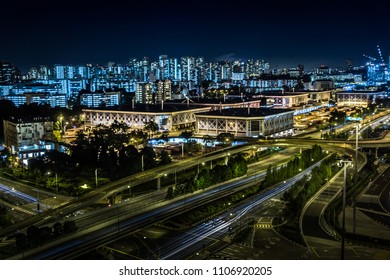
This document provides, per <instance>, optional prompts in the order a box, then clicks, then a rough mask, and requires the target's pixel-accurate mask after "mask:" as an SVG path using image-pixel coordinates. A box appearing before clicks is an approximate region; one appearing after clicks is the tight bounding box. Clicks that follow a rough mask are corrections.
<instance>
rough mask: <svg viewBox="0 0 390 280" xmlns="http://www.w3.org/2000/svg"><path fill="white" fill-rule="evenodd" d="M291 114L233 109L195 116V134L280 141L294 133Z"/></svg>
mask: <svg viewBox="0 0 390 280" xmlns="http://www.w3.org/2000/svg"><path fill="white" fill-rule="evenodd" d="M293 115H294V111H293V110H288V109H268V108H233V109H224V110H216V111H210V112H204V113H199V114H196V134H199V135H210V136H217V135H218V134H220V133H231V134H233V135H235V136H237V137H259V136H260V137H282V136H288V135H292V134H293V133H294V118H293Z"/></svg>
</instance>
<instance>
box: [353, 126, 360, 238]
mask: <svg viewBox="0 0 390 280" xmlns="http://www.w3.org/2000/svg"><path fill="white" fill-rule="evenodd" d="M355 127H356V148H355V174H354V175H355V184H356V180H357V176H358V147H359V128H360V124H357V125H356V126H355ZM352 203H353V233H354V234H355V233H356V186H354V192H353V202H352Z"/></svg>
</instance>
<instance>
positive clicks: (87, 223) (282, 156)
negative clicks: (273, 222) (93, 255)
mask: <svg viewBox="0 0 390 280" xmlns="http://www.w3.org/2000/svg"><path fill="white" fill-rule="evenodd" d="M297 150H299V149H297V148H288V149H286V150H283V151H281V152H279V153H277V154H276V155H269V158H271V157H272V159H273V162H272V163H273V164H276V163H277V162H285V161H287V160H289V159H290V158H291V156H292V155H293V154H295V153H296V151H297ZM269 164H270V163H269V162H268V161H267V160H264V161H263V162H262V164H259V163H256V164H253V166H254V167H253V168H256V170H263V171H259V172H257V173H255V174H254V175H252V176H248V177H244V178H241V179H239V180H233V182H231V183H229V184H227V185H220V186H217V187H215V188H213V189H210V190H206V191H204V192H201V193H195V194H193V195H190V194H189V195H187V196H185V197H184V198H182V197H180V198H178V199H177V200H172V201H165V200H164V198H165V194H166V191H162V190H161V191H157V192H155V193H153V194H151V195H148V196H147V197H138V198H132V199H131V200H130V201H128V202H127V203H123V205H121V204H118V205H114V206H112V207H106V208H105V209H102V210H98V212H96V213H95V212H93V213H90V214H83V215H80V216H77V218H75V219H76V223H77V225H78V226H79V227H80V231H79V232H78V233H77V234H75V235H74V236H72V237H69V238H68V239H69V240H70V239H78V240H76V241H75V242H76V243H75V245H76V247H78V246H79V243H77V242H79V239H80V238H81V236H83V239H85V240H87V239H88V240H89V242H91V243H93V244H94V246H97V245H95V243H98V242H99V240H100V241H101V239H102V238H103V239H106V238H107V240H112V238H113V235H114V234H115V233H118V231H119V230H122V229H124V228H130V229H131V228H132V227H137V228H138V227H139V226H140V224H141V225H143V224H144V223H146V224H149V223H150V222H152V223H153V222H155V221H157V220H159V219H163V218H165V216H164V215H168V216H170V215H175V214H176V213H177V212H180V211H181V209H182V208H183V207H184V209H186V210H189V209H190V208H194V207H197V206H199V204H203V203H206V202H210V201H212V200H213V199H218V198H220V197H221V196H225V195H228V194H231V193H234V192H236V191H238V190H240V189H242V188H246V187H248V184H251V183H253V182H258V180H259V176H262V175H264V174H265V171H264V170H265V169H266V168H267V166H268V165H269ZM250 170H252V169H250ZM195 198H196V201H195ZM137 202H138V203H137ZM195 202H196V203H195ZM170 203H171V204H172V206H170V207H168V206H169V205H170ZM163 206H166V207H168V208H166V209H165V208H164V209H163V210H164V211H163V210H162V209H161V207H163ZM176 208H177V209H176ZM155 209H158V210H155ZM154 210H155V211H154ZM145 211H149V212H148V214H145V215H146V216H145V215H143V216H142V219H141V218H140V219H137V215H138V214H140V213H145ZM145 217H146V218H145ZM148 218H149V220H148ZM126 219H130V220H129V221H127V220H126ZM145 219H146V221H145ZM95 223H96V224H95ZM96 230H97V231H96ZM133 230H134V229H133ZM92 231H96V232H92ZM87 235H88V236H87ZM85 236H87V237H85ZM114 237H115V236H114ZM63 241H66V239H65V240H63ZM107 242H108V241H107ZM57 243H60V241H57ZM71 243H72V242H71ZM103 244H104V242H103ZM54 245H57V244H52V246H54ZM47 246H49V245H47ZM67 246H68V245H67ZM69 246H70V247H72V245H69ZM44 248H46V247H45V246H43V247H41V248H40V249H44ZM46 249H47V248H46ZM84 252H85V251H84ZM30 253H31V254H32V253H35V252H34V250H33V251H32V252H30ZM30 253H27V252H25V253H24V256H27V255H28V254H30ZM19 257H20V256H19ZM44 257H48V256H47V255H45V256H44ZM16 258H17V257H16Z"/></svg>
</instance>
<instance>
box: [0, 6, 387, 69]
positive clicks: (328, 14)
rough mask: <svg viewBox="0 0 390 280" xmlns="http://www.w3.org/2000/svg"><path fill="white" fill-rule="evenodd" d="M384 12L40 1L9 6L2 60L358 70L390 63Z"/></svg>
mask: <svg viewBox="0 0 390 280" xmlns="http://www.w3.org/2000/svg"><path fill="white" fill-rule="evenodd" d="M384 8H385V6H384V5H383V4H381V3H376V2H373V3H370V6H356V5H353V4H352V2H351V3H348V1H347V3H345V2H344V3H338V4H337V5H336V3H335V2H333V1H327V2H326V3H324V4H322V6H320V7H317V6H313V5H311V4H310V3H308V2H305V1H304V2H302V1H301V2H299V3H279V4H278V3H263V4H262V5H259V4H258V3H257V4H256V2H254V1H246V0H245V1H240V4H238V3H237V4H235V5H234V4H227V3H222V2H218V1H214V2H213V3H207V4H206V3H204V2H197V3H196V4H195V3H181V2H179V1H169V2H168V3H164V4H161V3H158V2H154V1H149V2H146V3H127V4H125V3H120V2H118V1H113V2H112V1H111V2H110V5H106V6H104V5H100V6H98V5H96V4H93V3H92V2H88V1H83V2H82V3H79V2H76V1H70V2H67V4H66V5H61V4H58V3H51V2H48V1H38V2H33V3H29V2H26V3H23V1H19V2H18V3H6V4H5V11H7V12H6V13H5V15H4V22H5V24H4V28H3V35H2V36H3V38H4V42H6V44H1V45H0V60H2V61H10V62H12V63H13V64H14V65H15V66H17V67H18V68H19V69H20V70H21V71H22V72H27V71H28V69H29V68H30V67H36V66H39V65H53V64H70V65H80V64H81V65H82V64H88V63H91V64H103V65H104V64H107V63H108V62H109V61H113V62H116V63H119V64H126V63H127V62H128V61H129V59H130V58H132V57H136V58H142V57H144V56H147V57H150V58H151V60H157V58H158V56H159V55H162V54H166V55H168V57H182V56H194V57H198V56H202V57H204V58H205V60H208V61H216V60H218V59H241V60H247V59H264V60H265V61H267V62H269V63H270V65H271V67H276V66H278V67H280V68H290V67H296V66H297V65H298V64H303V65H304V66H305V70H311V69H312V68H314V67H319V66H320V65H328V66H330V67H343V66H345V62H346V59H347V58H351V60H352V62H353V65H354V66H359V65H362V64H364V62H365V61H366V60H367V59H366V58H364V57H363V54H367V55H370V56H373V57H378V53H377V49H376V46H377V45H379V46H380V47H381V48H382V51H383V56H384V59H385V61H386V62H388V54H389V51H388V49H389V47H388V46H389V45H390V44H389V39H388V38H385V37H384V36H383V35H384V34H386V33H385V27H386V24H385V10H386V9H384Z"/></svg>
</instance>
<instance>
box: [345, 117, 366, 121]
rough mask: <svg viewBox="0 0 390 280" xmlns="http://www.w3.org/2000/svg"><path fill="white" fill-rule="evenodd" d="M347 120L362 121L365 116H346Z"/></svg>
mask: <svg viewBox="0 0 390 280" xmlns="http://www.w3.org/2000/svg"><path fill="white" fill-rule="evenodd" d="M345 119H346V120H347V121H362V120H363V118H355V117H346V118H345Z"/></svg>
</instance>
